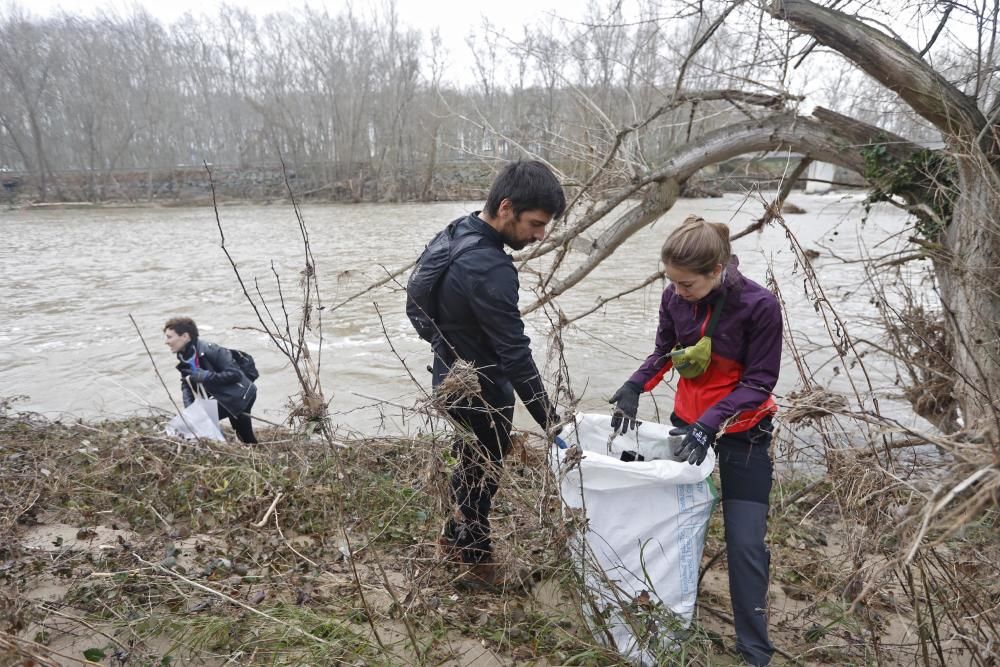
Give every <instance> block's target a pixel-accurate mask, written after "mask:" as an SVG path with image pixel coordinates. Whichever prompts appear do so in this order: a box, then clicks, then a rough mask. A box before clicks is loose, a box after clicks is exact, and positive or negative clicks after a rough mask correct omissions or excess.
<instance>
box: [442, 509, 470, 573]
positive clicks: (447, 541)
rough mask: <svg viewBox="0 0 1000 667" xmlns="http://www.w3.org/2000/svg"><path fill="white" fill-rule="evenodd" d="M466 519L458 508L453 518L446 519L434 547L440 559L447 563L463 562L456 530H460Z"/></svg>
mask: <svg viewBox="0 0 1000 667" xmlns="http://www.w3.org/2000/svg"><path fill="white" fill-rule="evenodd" d="M464 520H465V519H464V517H463V516H462V514H461V513H460V512H459V511H458V510H457V509H456V510H455V511H454V513H453V515H452V518H450V519H445V522H444V525H443V526H441V532H440V533H438V538H437V543H436V544H435V547H434V551H435V553H436V554H437V557H438V560H443V561H445V562H446V563H461V562H462V548H461V547H460V546H458V539H457V538H458V535H457V533H456V531H457V530H460V528H459V526H461V525H462V522H463V521H464Z"/></svg>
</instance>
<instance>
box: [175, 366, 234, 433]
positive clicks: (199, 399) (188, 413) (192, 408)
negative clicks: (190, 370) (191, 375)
mask: <svg viewBox="0 0 1000 667" xmlns="http://www.w3.org/2000/svg"><path fill="white" fill-rule="evenodd" d="M188 384H191V381H190V380H188ZM191 390H192V392H193V393H194V397H195V398H194V402H193V403H191V405H189V406H187V407H186V408H184V411H183V412H181V413H180V414H179V415H177V416H176V417H174V418H173V419H171V420H170V421H169V422H167V425H166V426H165V427H164V430H166V432H167V435H169V436H180V437H182V438H184V439H185V440H195V439H198V438H204V439H206V440H216V441H219V442H225V440H226V438H225V436H223V435H222V429H221V428H220V427H219V404H218V403H217V402H216V400H215V399H214V398H209V397H208V395H207V394H206V393H205V388H204V387H202V386H201V385H198V389H197V390H195V388H194V386H193V385H192V386H191Z"/></svg>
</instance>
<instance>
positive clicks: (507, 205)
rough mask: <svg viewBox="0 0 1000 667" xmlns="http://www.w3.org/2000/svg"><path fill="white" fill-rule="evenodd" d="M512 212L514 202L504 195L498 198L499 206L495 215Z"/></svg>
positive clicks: (505, 214)
mask: <svg viewBox="0 0 1000 667" xmlns="http://www.w3.org/2000/svg"><path fill="white" fill-rule="evenodd" d="M513 214H514V202H512V201H511V200H510V198H509V197H504V198H503V199H501V200H500V206H498V207H497V215H503V216H507V215H513Z"/></svg>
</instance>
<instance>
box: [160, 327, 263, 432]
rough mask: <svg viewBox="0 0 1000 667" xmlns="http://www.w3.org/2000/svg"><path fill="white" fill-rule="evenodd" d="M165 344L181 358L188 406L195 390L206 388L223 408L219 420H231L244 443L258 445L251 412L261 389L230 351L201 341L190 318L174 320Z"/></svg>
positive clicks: (206, 391)
mask: <svg viewBox="0 0 1000 667" xmlns="http://www.w3.org/2000/svg"><path fill="white" fill-rule="evenodd" d="M163 335H164V342H166V344H167V347H169V348H170V351H171V352H173V353H174V354H176V355H177V370H178V371H180V374H181V394H182V396H183V397H184V407H187V406H189V405H191V404H192V403H193V402H194V391H192V389H193V388H197V387H199V386H200V387H202V388H204V390H205V393H206V394H207V395H208V396H209V397H210V398H214V399H215V400H216V402H217V403H218V405H219V418H220V419H221V418H222V417H229V423H230V424H232V426H233V429H234V430H235V431H236V435H237V437H239V439H240V441H242V442H245V443H247V444H257V436H256V435H254V432H253V424H252V423H251V421H250V409H251V408H252V407H253V404H254V401H255V400H257V387H256V385H254V383H253V382H251V381H250V378H248V377H247V376H246V374H245V373H244V372H243V370H242V369H241V368H240V367H239V365H238V364H237V363H236V361H235V360H234V359H233V355H232V354H231V353H230V352H229V350H228V349H226V348H224V347H221V346H219V345H216V344H215V343H209V342H206V341H202V340H200V339H199V338H198V326H197V325H196V324H195V323H194V320H192V319H191V318H190V317H174V318H172V319H170V320H168V321H167V323H166V325H165V326H164V327H163Z"/></svg>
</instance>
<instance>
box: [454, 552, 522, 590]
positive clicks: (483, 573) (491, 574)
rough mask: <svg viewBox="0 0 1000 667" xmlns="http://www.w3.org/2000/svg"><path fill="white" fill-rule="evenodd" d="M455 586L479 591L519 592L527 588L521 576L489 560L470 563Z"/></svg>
mask: <svg viewBox="0 0 1000 667" xmlns="http://www.w3.org/2000/svg"><path fill="white" fill-rule="evenodd" d="M455 586H456V587H457V588H459V589H462V590H465V591H469V592H478V593H503V592H505V591H506V592H517V591H524V590H526V588H527V587H526V585H525V582H524V581H523V580H522V578H521V577H519V576H517V575H515V574H512V573H510V572H508V571H507V570H506V569H505V568H503V567H501V566H500V565H499V564H497V563H495V562H493V561H489V560H488V561H483V562H482V563H474V564H471V565H469V568H468V569H467V570H466V571H465V572H463V573H462V574H461V575H460V576H459V577H458V578H457V579H456V580H455Z"/></svg>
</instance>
